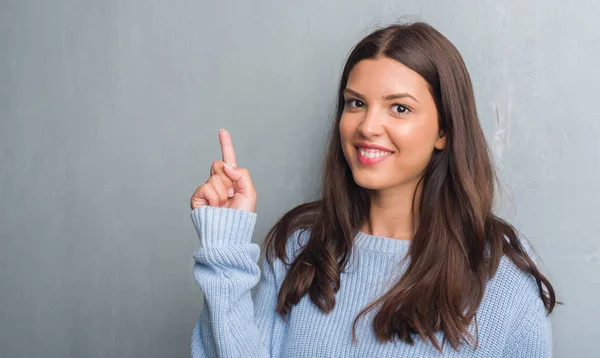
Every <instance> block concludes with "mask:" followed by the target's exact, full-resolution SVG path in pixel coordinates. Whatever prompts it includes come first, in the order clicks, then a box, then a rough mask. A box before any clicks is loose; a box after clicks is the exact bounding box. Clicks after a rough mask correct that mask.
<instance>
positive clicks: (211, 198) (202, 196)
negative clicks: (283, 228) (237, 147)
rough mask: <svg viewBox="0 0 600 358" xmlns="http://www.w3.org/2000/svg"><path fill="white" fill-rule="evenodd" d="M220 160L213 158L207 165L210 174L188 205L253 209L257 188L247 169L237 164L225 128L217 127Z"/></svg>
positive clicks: (193, 206) (254, 208) (194, 207)
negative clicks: (209, 164)
mask: <svg viewBox="0 0 600 358" xmlns="http://www.w3.org/2000/svg"><path fill="white" fill-rule="evenodd" d="M219 141H220V142H221V153H222V155H223V160H216V161H214V162H213V163H212V165H211V167H210V177H209V178H208V180H207V181H206V183H204V184H202V185H201V186H199V187H198V188H197V189H196V190H195V191H194V194H192V197H191V199H190V207H191V208H192V210H193V209H196V208H198V207H200V206H204V205H209V206H216V207H226V208H231V209H238V210H244V211H249V212H254V211H255V210H256V190H255V189H254V185H253V184H252V179H251V178H250V173H249V172H248V170H247V169H245V168H238V167H237V162H236V159H235V151H234V150H233V144H232V142H231V136H230V135H229V132H227V131H226V130H225V129H221V130H219Z"/></svg>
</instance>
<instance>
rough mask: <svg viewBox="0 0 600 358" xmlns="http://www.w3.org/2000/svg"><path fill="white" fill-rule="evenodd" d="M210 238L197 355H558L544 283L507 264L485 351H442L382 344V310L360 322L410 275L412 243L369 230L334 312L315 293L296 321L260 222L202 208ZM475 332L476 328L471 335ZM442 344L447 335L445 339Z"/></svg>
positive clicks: (205, 237)
mask: <svg viewBox="0 0 600 358" xmlns="http://www.w3.org/2000/svg"><path fill="white" fill-rule="evenodd" d="M191 215H192V220H193V223H194V226H195V228H196V231H197V233H198V236H199V239H200V248H199V249H198V250H197V251H196V252H194V254H193V257H194V259H195V264H194V278H195V279H196V282H198V285H200V288H201V290H202V292H203V293H204V296H205V299H204V310H203V312H202V314H201V315H200V318H199V319H198V322H197V324H196V326H195V327H194V330H193V334H192V342H191V353H192V357H194V358H198V357H243V358H252V357H284V358H295V357H310V358H317V357H328V358H329V357H360V358H366V357H377V358H383V357H414V358H420V357H486V358H491V357H507V358H508V357H510V358H521V357H523V358H536V357H551V356H552V332H551V326H550V320H549V318H548V317H547V316H546V312H545V309H544V306H543V304H542V301H541V299H540V297H539V294H538V289H537V286H536V284H535V280H534V279H533V278H532V277H531V276H529V275H527V274H525V273H524V272H522V271H521V270H519V269H518V268H517V267H516V266H515V265H514V264H513V263H512V262H511V261H510V260H509V259H507V258H506V257H504V258H502V261H501V262H500V267H499V268H498V272H497V273H496V275H495V276H494V277H493V278H492V279H490V280H488V283H487V286H486V291H485V295H484V298H483V301H482V302H481V305H480V307H479V309H478V311H477V322H478V332H479V335H478V337H479V346H478V348H477V349H473V347H472V346H467V345H463V346H461V347H460V349H459V351H458V352H457V351H455V350H454V349H453V348H452V347H451V346H450V345H448V344H446V345H445V346H444V348H443V351H442V353H440V352H438V351H437V350H436V349H435V348H434V347H433V345H431V344H430V343H425V342H423V341H422V340H421V339H420V338H419V337H415V343H414V345H411V344H408V343H405V342H403V341H399V340H396V341H394V342H386V343H381V342H379V341H378V340H377V338H376V337H375V334H374V332H373V329H372V318H373V316H374V315H375V313H376V310H372V311H370V312H369V313H368V314H367V315H365V316H363V317H362V318H361V319H360V320H359V321H358V323H357V326H356V334H357V339H358V342H357V343H352V323H353V321H354V318H355V317H356V316H357V315H358V313H359V312H360V311H361V310H362V309H363V308H364V307H365V306H366V305H368V304H369V303H370V302H372V301H374V300H375V299H377V298H378V297H380V296H381V295H382V294H384V293H385V292H386V290H387V289H389V288H390V287H391V285H393V283H394V282H396V281H397V280H398V279H399V278H400V277H401V275H402V273H403V272H404V270H405V269H406V265H407V263H408V260H409V258H407V260H404V261H402V259H403V258H404V257H405V256H406V253H407V250H408V247H409V245H410V241H406V240H394V239H391V238H385V237H378V236H372V235H367V234H365V233H363V232H359V233H358V234H357V236H356V238H355V245H354V250H353V252H352V255H351V256H350V262H349V265H348V268H347V270H346V271H345V272H343V273H342V274H341V287H340V290H339V291H338V293H337V294H336V304H335V308H334V310H333V311H332V312H331V313H329V314H324V313H322V312H321V311H320V310H319V309H318V308H317V307H316V306H315V305H314V304H313V302H312V301H311V300H310V298H309V297H308V295H305V296H304V297H303V298H302V299H301V300H300V302H299V303H298V304H297V305H295V306H293V307H292V309H291V312H290V314H289V316H288V319H287V321H284V320H283V319H282V318H281V317H280V316H279V314H277V313H276V312H275V306H276V304H277V294H278V292H279V287H280V286H281V283H282V282H283V279H284V277H285V275H286V268H285V266H284V265H283V263H282V262H281V261H279V260H276V261H275V262H274V263H273V266H270V265H268V264H267V263H266V261H264V260H263V263H262V264H263V268H262V273H261V270H260V268H259V266H258V264H257V262H258V259H259V257H260V247H259V246H258V245H257V244H255V243H252V242H251V239H252V233H253V231H254V226H255V223H256V214H255V213H249V212H244V211H241V210H235V209H228V208H215V207H209V206H202V207H199V208H197V209H194V210H193V211H192V214H191ZM308 236H309V233H308V232H304V233H302V234H300V233H299V232H296V233H293V234H292V235H291V236H290V238H289V239H288V244H287V252H288V256H289V257H292V258H293V257H294V255H296V254H297V253H298V252H299V250H301V249H302V245H303V244H304V243H306V241H307V239H308ZM469 331H470V332H471V333H473V334H474V333H475V328H474V324H472V325H471V326H470V327H469ZM436 336H437V338H438V342H440V343H441V342H442V338H443V334H442V333H441V332H437V333H436Z"/></svg>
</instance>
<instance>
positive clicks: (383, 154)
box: [354, 147, 393, 165]
mask: <svg viewBox="0 0 600 358" xmlns="http://www.w3.org/2000/svg"><path fill="white" fill-rule="evenodd" d="M354 148H355V149H356V156H357V158H358V161H359V162H360V164H362V165H375V164H378V163H381V162H382V161H384V160H385V159H387V158H389V157H390V156H391V155H392V153H393V152H391V151H386V150H380V149H372V148H363V147H354Z"/></svg>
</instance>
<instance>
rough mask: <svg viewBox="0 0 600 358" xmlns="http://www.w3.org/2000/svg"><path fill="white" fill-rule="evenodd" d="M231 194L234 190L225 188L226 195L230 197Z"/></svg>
mask: <svg viewBox="0 0 600 358" xmlns="http://www.w3.org/2000/svg"><path fill="white" fill-rule="evenodd" d="M233 194H234V192H233V188H229V189H228V190H227V196H229V197H230V198H231V197H233Z"/></svg>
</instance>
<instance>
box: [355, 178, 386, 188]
mask: <svg viewBox="0 0 600 358" xmlns="http://www.w3.org/2000/svg"><path fill="white" fill-rule="evenodd" d="M352 177H353V178H354V182H355V183H356V184H357V185H358V186H360V187H361V188H365V189H369V190H381V189H385V188H386V187H387V186H386V185H385V183H383V182H382V181H381V179H378V178H367V177H365V176H363V175H359V176H357V175H353V176H352Z"/></svg>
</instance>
